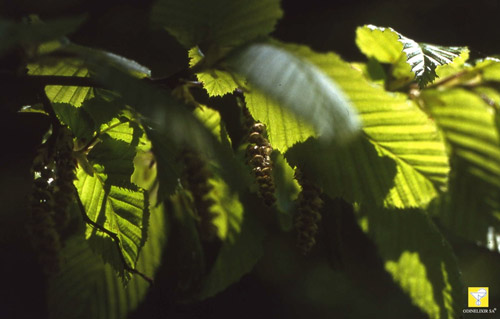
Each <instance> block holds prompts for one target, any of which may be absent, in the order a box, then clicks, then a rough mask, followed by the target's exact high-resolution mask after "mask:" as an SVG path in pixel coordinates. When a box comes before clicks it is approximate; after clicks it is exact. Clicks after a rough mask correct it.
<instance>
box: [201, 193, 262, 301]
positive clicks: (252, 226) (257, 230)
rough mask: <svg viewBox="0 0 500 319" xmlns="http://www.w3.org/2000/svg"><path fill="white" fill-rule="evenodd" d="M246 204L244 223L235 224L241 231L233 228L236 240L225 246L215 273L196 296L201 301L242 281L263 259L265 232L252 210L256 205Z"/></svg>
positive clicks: (214, 268) (216, 263)
mask: <svg viewBox="0 0 500 319" xmlns="http://www.w3.org/2000/svg"><path fill="white" fill-rule="evenodd" d="M243 203H244V204H245V205H244V207H245V212H244V214H243V219H242V220H241V219H239V220H235V222H236V223H237V225H238V226H239V227H240V228H239V229H237V228H234V225H233V229H234V231H235V235H234V240H229V241H225V242H224V244H223V246H222V248H221V250H220V252H219V255H218V257H217V259H216V261H215V264H214V265H213V267H212V270H211V271H210V273H209V274H208V276H207V278H206V279H205V280H204V281H203V283H202V289H201V291H200V293H199V294H198V296H197V297H198V298H199V299H206V298H208V297H212V296H214V295H216V294H217V293H219V292H221V291H223V290H225V289H226V288H227V287H229V286H230V285H231V284H233V283H235V282H237V281H239V280H240V278H241V277H242V276H243V275H245V274H247V273H248V272H250V271H251V270H252V268H253V267H254V265H255V263H256V262H257V261H258V260H259V258H260V257H261V255H262V250H263V247H262V245H263V240H264V236H265V231H264V229H263V228H262V225H260V223H259V222H258V220H257V218H256V216H255V215H254V213H255V211H253V210H252V209H251V207H252V206H254V208H255V205H251V204H249V203H248V202H247V201H243Z"/></svg>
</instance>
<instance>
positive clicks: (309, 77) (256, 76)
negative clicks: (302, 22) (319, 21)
mask: <svg viewBox="0 0 500 319" xmlns="http://www.w3.org/2000/svg"><path fill="white" fill-rule="evenodd" d="M227 63H228V68H230V69H231V70H234V72H236V73H238V74H241V75H243V76H244V77H245V78H246V80H247V81H248V82H249V83H250V85H251V86H252V87H255V88H257V89H258V90H260V91H261V92H262V93H264V94H265V95H267V96H269V97H271V98H272V99H274V100H275V101H276V102H278V103H279V104H280V105H281V106H283V107H285V108H287V109H288V110H289V111H291V112H293V113H294V114H296V115H298V116H300V117H301V118H303V119H304V120H306V121H307V122H308V123H309V124H310V125H311V126H313V127H314V129H315V131H316V132H317V133H318V134H319V135H321V136H322V137H323V138H324V139H327V140H330V139H332V138H336V139H337V140H342V139H348V138H350V137H352V136H353V135H355V134H356V133H357V132H358V130H359V119H358V117H357V114H356V111H355V110H354V109H353V108H352V106H351V104H350V102H349V100H348V99H347V98H346V96H345V95H344V93H343V92H342V90H341V89H340V88H339V87H338V86H337V85H336V84H335V82H334V81H333V80H332V79H331V78H328V77H327V76H326V75H325V74H324V73H323V72H322V71H320V70H319V69H318V68H316V67H315V66H314V65H313V64H311V63H309V62H308V61H307V60H305V59H301V58H300V57H297V56H295V55H294V54H292V53H290V52H289V51H287V50H286V49H285V48H282V47H280V46H278V45H275V44H271V43H255V44H251V45H249V46H247V47H245V48H242V49H241V50H240V51H238V52H237V53H235V54H234V55H233V56H232V57H231V58H230V59H229V60H228V61H227ZM250 89H251V88H250ZM261 107H262V108H264V109H266V107H267V105H262V106H261Z"/></svg>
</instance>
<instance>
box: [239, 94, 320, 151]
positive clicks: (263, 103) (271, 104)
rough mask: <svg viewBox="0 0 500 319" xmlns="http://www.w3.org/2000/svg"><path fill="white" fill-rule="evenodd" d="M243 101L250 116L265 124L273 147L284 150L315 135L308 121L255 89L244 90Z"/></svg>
mask: <svg viewBox="0 0 500 319" xmlns="http://www.w3.org/2000/svg"><path fill="white" fill-rule="evenodd" d="M245 102H246V106H247V108H248V110H249V111H250V114H252V117H253V118H254V119H255V120H257V121H259V122H262V123H264V124H265V125H266V131H267V136H268V138H269V142H270V143H271V145H272V146H273V148H274V149H277V150H279V151H281V152H286V150H287V149H288V148H289V147H291V146H293V145H294V144H296V143H298V142H303V141H305V140H307V139H308V138H309V137H311V136H316V133H315V132H314V128H313V127H312V126H311V125H309V123H307V122H305V121H304V120H302V119H301V118H300V117H299V116H297V115H295V113H292V112H290V111H289V110H288V109H287V108H284V107H282V106H280V105H279V104H278V103H276V102H275V101H273V100H272V99H270V98H269V97H266V96H265V95H264V94H262V93H260V92H259V91H258V90H256V89H252V90H251V91H250V92H245Z"/></svg>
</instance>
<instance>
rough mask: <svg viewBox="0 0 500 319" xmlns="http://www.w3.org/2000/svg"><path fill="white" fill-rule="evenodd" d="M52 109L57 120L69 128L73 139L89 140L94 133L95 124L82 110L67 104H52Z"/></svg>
mask: <svg viewBox="0 0 500 319" xmlns="http://www.w3.org/2000/svg"><path fill="white" fill-rule="evenodd" d="M52 107H53V109H54V112H55V113H56V115H57V117H58V118H59V120H60V121H61V122H62V123H63V124H65V125H68V126H69V128H70V129H71V132H72V133H73V135H74V136H75V137H77V138H79V139H85V140H87V141H88V140H90V138H91V137H92V135H93V133H94V131H95V123H94V121H93V120H92V118H91V117H90V115H89V114H88V113H87V112H86V111H85V110H84V109H82V108H77V107H75V106H73V105H71V104H69V103H53V104H52Z"/></svg>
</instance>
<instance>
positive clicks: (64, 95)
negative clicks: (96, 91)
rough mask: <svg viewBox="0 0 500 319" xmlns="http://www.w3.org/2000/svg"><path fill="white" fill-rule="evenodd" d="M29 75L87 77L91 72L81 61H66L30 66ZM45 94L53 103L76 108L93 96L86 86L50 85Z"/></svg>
mask: <svg viewBox="0 0 500 319" xmlns="http://www.w3.org/2000/svg"><path fill="white" fill-rule="evenodd" d="M28 74H30V75H58V76H74V77H87V76H88V75H89V71H88V69H87V68H86V67H84V65H83V63H82V62H81V61H78V60H76V59H64V60H58V61H57V63H55V64H29V65H28ZM45 93H46V94H47V97H48V98H49V99H50V100H51V101H52V102H53V103H69V104H71V105H74V106H76V107H80V106H81V105H82V103H83V101H85V100H87V99H89V98H91V97H92V96H93V90H92V88H90V87H84V86H62V85H48V86H46V87H45Z"/></svg>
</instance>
